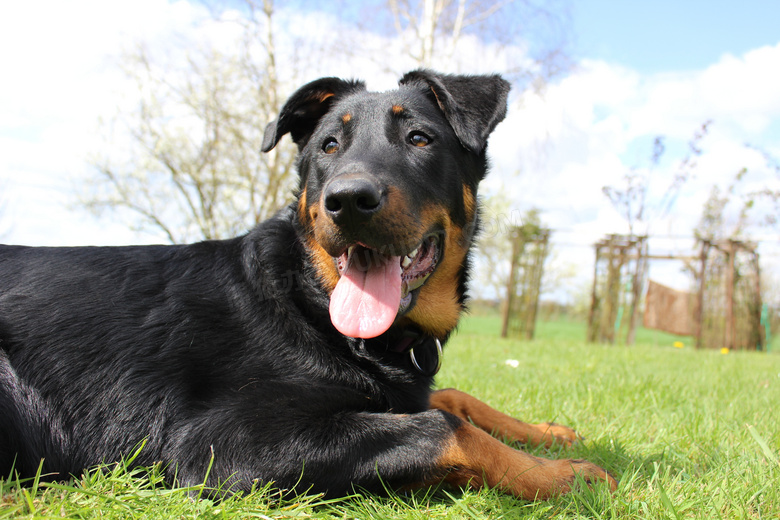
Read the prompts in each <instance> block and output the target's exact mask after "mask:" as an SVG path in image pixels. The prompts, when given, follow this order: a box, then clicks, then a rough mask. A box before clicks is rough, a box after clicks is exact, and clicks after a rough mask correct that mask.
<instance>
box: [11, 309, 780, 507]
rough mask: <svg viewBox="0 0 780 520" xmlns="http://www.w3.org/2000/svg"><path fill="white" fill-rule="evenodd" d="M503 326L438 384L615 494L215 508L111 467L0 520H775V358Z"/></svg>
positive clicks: (459, 344)
mask: <svg viewBox="0 0 780 520" xmlns="http://www.w3.org/2000/svg"><path fill="white" fill-rule="evenodd" d="M497 331H498V320H497V319H496V318H495V317H491V316H473V317H470V318H468V319H467V320H465V321H464V323H463V325H462V327H461V329H460V331H459V333H458V335H457V336H456V337H454V338H453V340H452V341H451V342H450V343H449V345H448V348H447V349H446V351H445V359H444V366H443V369H442V372H441V374H440V376H439V381H438V383H439V386H441V387H448V386H455V387H458V388H460V389H462V390H464V391H467V392H470V393H472V394H474V395H476V396H477V397H479V398H481V399H483V400H485V401H487V402H489V403H490V404H492V405H493V406H495V407H496V408H498V409H500V410H502V411H504V412H507V413H509V414H512V415H514V416H516V417H518V418H522V419H524V420H528V421H532V422H539V421H546V420H554V421H556V422H559V423H562V424H568V425H570V426H572V427H574V428H576V429H577V430H578V431H579V432H580V433H582V434H583V435H584V436H586V440H585V441H584V442H582V443H581V444H580V445H578V446H575V447H574V448H571V449H563V448H553V449H552V450H545V449H534V450H532V451H533V452H534V453H535V454H538V455H542V456H546V457H551V458H561V457H574V458H585V459H588V460H591V461H593V462H596V463H598V464H601V465H602V466H604V467H605V468H607V469H608V470H609V471H610V472H612V473H613V474H614V475H615V476H616V477H618V478H619V480H620V486H619V488H618V491H617V492H616V493H615V494H612V495H610V494H609V493H607V492H606V491H605V490H604V489H603V488H596V489H594V490H591V489H587V488H585V489H581V490H579V491H577V492H575V493H572V494H570V495H567V496H564V497H560V498H557V499H554V500H550V501H545V502H536V503H532V502H524V501H519V500H515V499H513V498H511V497H507V496H504V495H501V494H499V493H496V492H493V491H491V490H482V491H478V492H477V491H453V490H449V491H447V490H440V491H438V492H435V493H434V492H418V493H415V494H411V495H393V496H391V497H389V498H386V497H375V496H365V495H364V496H355V497H350V498H347V499H340V500H335V501H323V500H322V499H321V498H319V497H299V498H298V499H294V500H287V501H283V502H280V501H278V500H276V499H275V498H274V495H273V492H272V491H271V490H269V489H267V488H263V489H258V490H256V491H255V492H253V493H252V494H250V495H248V496H243V497H233V498H229V499H227V500H224V501H222V502H220V503H213V502H211V501H208V500H203V499H198V498H197V497H198V495H199V492H200V490H199V489H197V488H193V489H175V488H174V489H171V488H169V487H167V486H165V485H162V483H161V476H160V472H159V470H158V469H157V468H151V469H140V470H139V469H135V470H128V469H127V467H126V465H112V466H108V467H106V468H103V469H102V470H93V471H91V472H88V473H86V474H85V475H83V476H81V477H80V478H78V479H74V480H72V481H69V482H63V483H58V484H44V483H39V484H37V485H36V483H34V482H33V483H28V486H25V487H20V486H18V485H17V484H16V483H15V482H8V481H6V482H2V481H0V518H66V517H67V518H109V519H118V518H163V519H164V518H177V519H180V518H215V519H217V518H328V519H331V518H332V519H343V518H376V519H380V518H409V519H427V518H442V519H461V518H462V519H472V518H507V519H515V518H518V519H525V518H529V519H530V518H621V519H626V518H627V519H655V518H658V519H678V518H686V519H688V518H701V519H707V520H709V519H715V518H728V519H731V518H748V519H760V518H773V519H777V518H780V456H778V448H779V447H780V410H779V409H780V356H778V355H776V354H768V355H767V354H761V353H754V352H731V353H729V354H725V355H724V354H721V353H720V352H719V351H709V350H706V351H696V350H694V349H693V348H692V347H691V343H690V342H688V343H687V344H686V346H685V348H682V349H678V348H673V347H672V343H673V342H674V341H676V340H678V339H679V338H676V337H674V336H670V335H664V334H661V333H655V332H652V331H644V330H642V331H640V332H639V334H638V343H637V345H635V346H632V347H625V346H605V345H591V344H587V343H585V341H584V337H585V331H584V327H583V326H582V325H580V324H576V323H565V322H563V323H554V324H552V323H541V324H540V325H539V327H538V331H537V339H536V340H534V341H530V342H522V341H516V340H503V339H500V338H498V334H497ZM507 360H514V361H517V366H516V367H514V366H512V365H513V364H507V363H506V361H507ZM30 484H32V485H30Z"/></svg>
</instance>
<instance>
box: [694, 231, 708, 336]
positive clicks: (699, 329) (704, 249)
mask: <svg viewBox="0 0 780 520" xmlns="http://www.w3.org/2000/svg"><path fill="white" fill-rule="evenodd" d="M709 252H710V246H709V242H708V241H707V240H702V241H701V253H700V257H699V258H700V259H701V264H700V265H701V267H700V271H699V294H698V295H697V298H698V304H699V308H698V310H697V312H696V348H697V349H700V348H702V335H703V332H704V288H705V287H706V283H707V256H709Z"/></svg>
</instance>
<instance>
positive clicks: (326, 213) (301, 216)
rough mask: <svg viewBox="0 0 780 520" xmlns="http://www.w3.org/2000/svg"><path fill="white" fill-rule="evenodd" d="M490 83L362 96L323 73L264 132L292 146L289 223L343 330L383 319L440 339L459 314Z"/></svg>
mask: <svg viewBox="0 0 780 520" xmlns="http://www.w3.org/2000/svg"><path fill="white" fill-rule="evenodd" d="M507 91H508V86H507V84H506V82H504V81H503V80H501V79H500V78H498V77H496V76H481V77H480V76H475V77H467V76H441V75H435V74H433V73H430V72H425V71H418V72H415V73H410V74H407V75H406V76H405V77H404V78H403V79H402V81H401V87H400V88H399V89H398V90H394V91H391V92H384V93H375V92H368V91H366V90H365V88H364V86H363V85H362V84H361V83H356V82H345V81H341V80H337V79H333V78H328V79H323V80H318V81H315V82H313V83H310V84H309V85H306V86H304V87H302V88H301V89H299V90H298V92H296V93H295V94H294V95H293V96H292V97H291V98H290V100H289V101H288V102H287V104H286V105H285V107H284V108H283V110H282V113H281V114H280V117H279V119H278V120H277V121H275V122H274V123H271V124H270V125H269V126H268V129H267V130H266V135H265V141H264V146H263V148H264V150H270V149H271V148H272V147H273V146H274V145H275V144H276V142H278V140H279V138H281V136H282V135H283V134H284V133H287V132H290V133H291V134H292V137H293V139H294V140H295V142H296V143H297V144H298V146H299V151H300V153H299V162H298V169H299V173H300V176H301V184H300V193H299V198H298V220H299V222H300V224H301V225H302V228H303V229H304V231H305V233H306V240H307V248H308V250H309V254H310V257H311V259H312V261H313V264H314V266H315V269H316V270H317V273H318V275H319V278H320V280H321V282H322V284H323V286H324V288H325V289H326V290H327V291H328V292H329V293H330V297H331V300H330V314H331V320H332V322H333V324H334V325H335V326H336V328H337V329H338V330H339V331H340V332H342V333H343V334H345V335H348V336H353V337H362V338H370V337H375V336H379V335H381V334H382V333H384V332H385V331H387V330H388V329H389V328H390V327H391V326H392V325H393V324H396V325H399V326H415V327H416V328H419V329H420V330H421V331H422V332H423V333H425V334H428V335H431V336H434V337H439V338H443V337H445V336H446V335H447V334H449V332H450V331H451V330H452V329H453V328H454V327H455V325H456V323H457V321H458V318H459V316H460V313H461V311H462V307H463V300H464V283H465V276H466V273H465V270H466V267H467V254H468V250H469V248H470V246H471V243H472V239H473V234H474V232H475V230H476V226H477V219H478V215H477V185H478V183H479V181H480V180H481V179H482V178H483V176H484V175H485V173H486V160H485V153H484V152H485V145H486V140H487V136H488V135H489V133H490V132H491V131H492V130H493V128H494V127H495V125H496V124H497V123H498V122H499V121H500V120H501V119H502V118H503V116H504V113H505V110H506V94H507Z"/></svg>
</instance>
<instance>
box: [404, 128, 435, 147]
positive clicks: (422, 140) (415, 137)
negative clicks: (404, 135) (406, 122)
mask: <svg viewBox="0 0 780 520" xmlns="http://www.w3.org/2000/svg"><path fill="white" fill-rule="evenodd" d="M409 142H410V143H411V144H413V145H414V146H419V147H423V146H428V145H429V144H431V138H430V137H428V136H427V135H425V134H424V133H422V132H412V133H411V134H409Z"/></svg>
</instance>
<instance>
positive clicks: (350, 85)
mask: <svg viewBox="0 0 780 520" xmlns="http://www.w3.org/2000/svg"><path fill="white" fill-rule="evenodd" d="M365 89H366V87H365V84H364V83H363V82H361V81H345V80H343V79H339V78H321V79H318V80H315V81H312V82H311V83H307V84H306V85H304V86H302V87H301V88H299V89H298V90H297V91H295V93H294V94H293V95H292V96H290V99H288V100H287V102H286V103H285V104H284V106H283V107H282V111H281V112H280V113H279V117H278V118H277V119H276V121H272V122H270V123H268V126H266V127H265V133H264V134H263V146H262V148H261V150H262V151H263V152H269V151H271V150H272V149H273V147H274V146H276V145H277V144H278V143H279V140H280V139H281V138H282V136H283V135H284V134H286V133H289V134H290V135H291V136H292V139H293V141H294V142H295V144H297V145H298V148H299V149H300V148H303V147H304V146H306V143H307V142H308V141H309V138H310V137H311V135H312V133H314V129H315V128H316V126H317V123H318V122H319V120H320V118H321V117H322V116H324V115H325V114H326V113H327V112H328V110H330V107H331V105H332V104H333V101H334V100H336V99H338V98H339V97H341V96H343V95H346V94H350V93H352V92H357V91H360V90H365Z"/></svg>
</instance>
